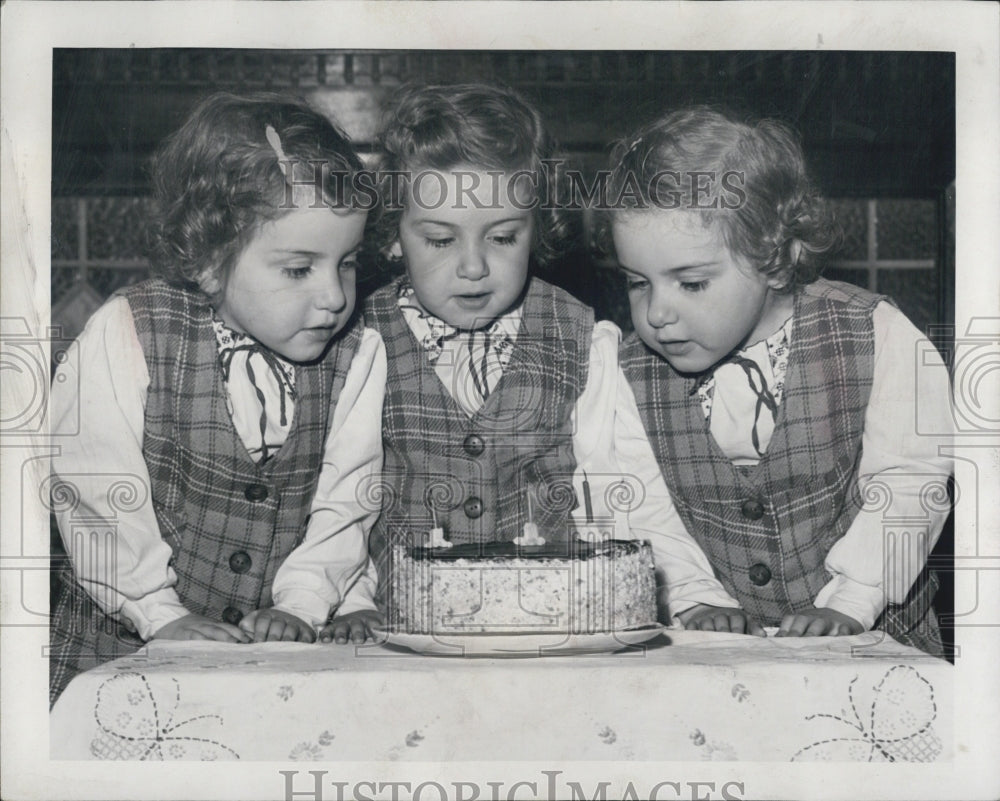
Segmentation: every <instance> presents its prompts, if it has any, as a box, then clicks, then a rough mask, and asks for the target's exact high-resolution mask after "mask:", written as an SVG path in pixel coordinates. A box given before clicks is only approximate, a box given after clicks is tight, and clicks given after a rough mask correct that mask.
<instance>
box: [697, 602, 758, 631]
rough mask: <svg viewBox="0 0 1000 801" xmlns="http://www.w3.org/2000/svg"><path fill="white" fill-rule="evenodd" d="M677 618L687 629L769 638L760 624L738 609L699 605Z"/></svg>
mask: <svg viewBox="0 0 1000 801" xmlns="http://www.w3.org/2000/svg"><path fill="white" fill-rule="evenodd" d="M677 617H678V618H679V619H680V621H681V623H683V624H684V628H685V629H698V630H699V631H730V632H732V633H733V634H752V635H753V636H754V637H765V636H767V635H766V633H765V632H764V627H763V626H761V625H760V623H758V622H757V621H756V620H754V619H753V618H750V617H747V613H746V612H744V611H743V610H742V609H739V608H737V607H732V606H709V605H708V604H698V605H697V606H692V607H691V608H690V609H688V610H687V611H686V612H681V614H679V615H678V616H677Z"/></svg>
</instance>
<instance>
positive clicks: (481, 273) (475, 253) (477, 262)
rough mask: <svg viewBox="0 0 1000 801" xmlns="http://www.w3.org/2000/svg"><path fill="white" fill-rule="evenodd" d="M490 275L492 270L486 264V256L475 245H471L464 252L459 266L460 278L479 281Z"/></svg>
mask: <svg viewBox="0 0 1000 801" xmlns="http://www.w3.org/2000/svg"><path fill="white" fill-rule="evenodd" d="M489 274H490V268H489V267H488V266H487V264H486V256H485V255H484V254H483V253H482V251H481V250H480V248H479V247H478V246H477V245H476V244H475V243H470V244H469V246H468V247H466V248H465V249H464V250H463V251H462V257H461V261H460V262H459V265H458V277H459V278H466V279H468V280H470V281H478V280H479V279H481V278H485V277H486V276H488V275H489Z"/></svg>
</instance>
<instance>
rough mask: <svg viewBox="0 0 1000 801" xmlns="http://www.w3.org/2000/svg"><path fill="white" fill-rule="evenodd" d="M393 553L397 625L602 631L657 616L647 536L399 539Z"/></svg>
mask: <svg viewBox="0 0 1000 801" xmlns="http://www.w3.org/2000/svg"><path fill="white" fill-rule="evenodd" d="M527 542H533V541H532V540H530V539H529V540H527ZM542 542H543V543H544V541H542ZM433 543H434V540H433V538H432V544H433ZM390 557H391V566H390V571H389V586H388V594H387V599H386V600H387V613H388V623H389V627H390V630H392V631H395V632H400V633H407V634H482V633H505V634H509V633H524V634H535V633H545V632H566V633H568V634H594V633H603V632H612V631H624V630H626V629H631V628H636V627H640V626H646V625H650V624H653V623H655V622H656V584H655V578H654V574H653V554H652V548H651V547H650V544H649V543H648V542H645V541H638V540H613V539H608V540H604V541H599V542H585V541H583V540H579V539H574V540H572V541H564V542H553V543H544V544H541V545H538V544H532V545H525V544H519V543H517V542H491V543H484V544H467V545H456V546H454V547H413V546H408V545H404V544H396V545H394V546H393V547H392V549H391V553H390Z"/></svg>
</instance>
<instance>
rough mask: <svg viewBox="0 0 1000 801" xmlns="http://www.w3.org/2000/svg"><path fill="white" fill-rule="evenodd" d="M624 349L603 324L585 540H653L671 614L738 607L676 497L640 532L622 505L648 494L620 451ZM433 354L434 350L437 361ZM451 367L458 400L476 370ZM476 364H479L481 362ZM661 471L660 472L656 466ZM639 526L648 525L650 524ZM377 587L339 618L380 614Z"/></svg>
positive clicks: (584, 460)
mask: <svg viewBox="0 0 1000 801" xmlns="http://www.w3.org/2000/svg"><path fill="white" fill-rule="evenodd" d="M519 321H520V308H517V309H515V310H513V312H509V313H508V314H507V315H504V316H503V317H501V318H499V320H498V321H497V322H496V323H495V324H494V326H497V325H499V326H502V328H503V330H504V331H507V332H508V333H510V331H511V328H512V327H513V334H511V339H516V331H517V328H516V326H515V322H519ZM407 322H408V324H409V325H410V330H411V331H412V332H413V334H414V337H415V338H416V340H417V342H422V341H423V338H424V337H425V335H426V333H427V332H426V330H425V329H426V322H425V321H423V320H419V319H417V318H416V317H415V316H414V317H407ZM620 343H621V331H620V330H619V329H618V327H617V326H616V325H615V324H614V323H611V322H607V321H601V322H597V323H595V325H594V331H593V338H592V340H591V347H590V355H589V365H588V373H587V384H586V386H585V387H584V390H583V392H581V394H580V397H579V398H578V399H577V402H576V405H575V407H574V409H573V412H572V418H571V426H572V431H573V434H572V442H573V453H574V456H575V457H576V462H577V466H576V471H575V474H574V479H573V485H574V489H575V490H576V494H577V498H578V499H579V501H580V505H579V507H578V508H577V509H576V510H574V512H573V519H574V522H575V523H576V525H577V528H578V530H580V531H581V532H583V533H586V532H588V531H593V532H595V534H598V535H599V536H600V535H604V536H609V535H613V536H615V537H617V538H619V539H648V540H649V541H650V542H651V544H652V548H653V558H654V561H655V563H656V570H657V584H658V586H659V588H660V590H659V603H660V604H661V605H662V606H663V607H664V608H670V610H671V612H672V613H674V614H676V612H679V611H683V610H684V609H687V608H689V607H690V606H693V605H694V604H697V603H705V604H712V605H715V606H733V605H735V602H734V601H733V600H732V598H731V597H730V596H729V594H728V593H726V591H725V589H724V588H723V587H722V585H721V584H720V583H719V581H718V580H717V579H716V578H715V576H714V574H713V573H712V568H711V566H710V565H709V562H708V558H707V557H706V556H705V553H704V551H702V549H701V547H700V546H699V545H698V544H697V543H696V542H695V541H694V539H693V538H692V537H691V536H690V535H689V534H688V532H687V529H686V528H685V526H684V523H683V521H682V520H681V518H680V515H678V514H677V511H676V509H675V508H674V506H673V503H672V502H671V501H670V497H669V495H666V496H665V498H661V499H660V501H661V502H660V504H659V506H657V508H656V520H655V525H651V526H646V527H644V528H642V529H638V528H635V527H634V526H633V524H632V522H633V521H631V520H630V517H629V516H630V514H632V512H631V505H630V504H629V503H628V502H627V501H626V502H623V501H622V499H623V498H626V499H627V498H628V497H630V496H631V497H633V498H635V499H639V500H641V498H642V496H643V492H642V490H641V489H638V488H636V486H635V485H636V480H635V469H634V467H633V466H632V465H631V464H629V462H628V460H627V459H619V455H618V454H616V452H615V441H614V437H615V414H616V408H617V406H618V404H619V403H620V401H621V399H622V398H623V397H624V395H623V392H624V391H625V377H624V374H622V372H621V371H620V370H619V369H618V346H619V344H620ZM514 346H515V347H516V344H515V345H514ZM431 350H432V349H428V353H429V354H430V352H431ZM445 352H447V351H445ZM439 361H440V360H439ZM446 361H448V368H447V371H446V372H445V373H444V374H442V370H441V369H440V368H439V367H438V365H435V370H436V372H437V374H438V377H439V378H440V379H441V380H442V383H443V384H444V386H445V388H447V389H448V391H449V393H451V395H452V397H456V394H457V392H456V389H455V388H456V387H466V386H468V384H469V381H470V379H468V378H467V376H464V375H463V374H462V371H463V370H464V371H466V372H467V371H468V370H469V369H470V368H469V362H470V360H468V359H465V360H461V359H459V360H455V361H451V360H446ZM472 362H473V364H475V360H472ZM432 363H433V361H432ZM497 380H499V376H497ZM456 400H458V398H457V397H456ZM633 405H634V401H633ZM467 411H468V410H467ZM472 413H474V411H473V412H472ZM650 453H651V452H650ZM653 464H654V466H655V460H654V462H653ZM657 472H658V471H657ZM584 480H586V481H587V487H586V489H587V494H589V496H590V500H591V505H590V506H591V510H592V513H593V515H592V516H593V521H592V522H590V521H587V519H586V516H587V507H586V504H585V501H584V499H585V497H586V496H585V492H584ZM622 482H625V486H624V487H623V486H622ZM637 520H641V521H642V522H648V520H646V519H645V518H637ZM374 586H375V569H374V568H373V567H372V566H371V565H369V567H368V570H367V572H366V576H365V578H364V579H363V580H362V581H359V582H358V583H357V584H356V585H355V587H354V588H353V589H352V590H351V592H350V593H349V594H348V596H347V598H346V599H345V601H344V604H343V606H342V607H341V608H340V610H339V613H341V614H346V613H347V612H348V611H356V610H359V609H374V608H375V604H374V600H373V599H374ZM675 609H676V611H674V610H675Z"/></svg>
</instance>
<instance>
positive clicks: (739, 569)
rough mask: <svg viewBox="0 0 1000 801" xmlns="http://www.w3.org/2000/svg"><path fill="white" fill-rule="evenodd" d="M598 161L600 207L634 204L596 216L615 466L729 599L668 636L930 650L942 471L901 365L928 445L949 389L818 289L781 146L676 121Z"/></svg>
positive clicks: (761, 126) (803, 210)
mask: <svg viewBox="0 0 1000 801" xmlns="http://www.w3.org/2000/svg"><path fill="white" fill-rule="evenodd" d="M613 168H614V173H613V177H612V181H611V184H612V196H615V191H616V189H621V188H622V187H624V186H626V185H628V186H630V187H633V188H635V189H636V192H635V193H633V194H632V195H630V197H631V202H630V203H629V204H627V205H626V206H625V207H623V208H621V209H617V210H615V211H614V212H613V213H612V214H611V216H610V234H611V237H612V239H613V245H614V249H615V252H616V254H617V257H618V261H619V263H620V265H621V269H622V270H623V272H624V274H625V277H626V279H627V281H628V294H629V302H630V304H631V307H632V320H633V323H634V324H635V333H634V334H633V335H632V336H630V337H629V338H628V339H627V340H626V341H625V343H624V344H623V346H622V349H621V364H622V369H623V370H624V372H625V375H626V376H627V378H628V381H629V384H630V385H631V388H632V390H633V391H634V396H635V404H637V408H636V405H634V404H626V405H624V406H623V407H622V409H621V410H620V413H619V416H618V434H617V436H618V441H619V446H620V456H621V458H622V461H623V463H626V464H630V465H632V466H633V468H634V469H635V470H637V471H638V472H640V473H642V474H643V476H644V482H645V486H646V492H647V498H648V499H649V502H648V503H647V509H649V510H653V509H655V508H656V503H655V499H656V498H658V497H659V498H661V499H664V502H666V498H665V496H667V488H669V497H671V498H672V499H673V502H674V504H676V507H677V509H678V510H679V512H680V514H681V517H682V518H683V519H684V522H685V524H686V526H687V528H688V530H689V531H690V533H691V534H692V535H693V536H694V537H695V538H696V539H697V540H698V542H699V543H700V544H701V545H702V547H703V548H704V549H705V551H706V552H707V553H708V556H709V558H710V560H711V563H712V567H713V569H714V571H715V573H716V574H717V575H718V576H719V578H720V579H721V581H722V583H723V585H724V586H725V588H726V590H727V591H728V592H729V593H730V595H731V596H732V597H731V599H730V601H729V602H727V603H724V604H699V605H697V606H695V607H691V608H690V609H687V610H685V611H684V614H682V615H681V619H682V621H684V622H685V623H686V625H687V626H688V627H697V628H714V629H724V630H730V629H732V630H737V631H742V630H744V629H745V628H746V627H747V626H748V620H749V621H750V623H749V625H750V627H751V628H755V627H756V623H757V622H759V623H763V624H765V625H771V626H779V627H780V629H779V634H783V635H789V636H800V635H829V634H852V633H857V632H860V631H862V630H865V629H870V628H873V627H874V628H877V629H881V630H884V631H886V632H888V633H889V634H891V635H892V636H893V637H895V638H896V639H897V640H900V641H901V642H904V643H907V644H912V645H915V646H917V647H919V648H922V649H924V650H926V651H928V652H929V653H933V654H940V653H941V642H940V638H939V634H938V629H937V623H936V620H935V617H934V611H933V609H932V608H931V599H932V598H933V595H934V592H935V589H936V586H937V585H936V581H935V580H934V578H933V576H929V575H928V573H927V571H926V570H925V563H926V558H927V555H928V553H929V552H930V550H931V548H933V546H934V542H935V540H936V539H937V537H938V534H939V533H940V531H941V527H942V525H943V523H944V519H945V516H946V514H947V510H946V509H936V508H931V509H928V508H927V505H926V504H924V503H923V496H924V494H925V491H927V490H928V489H929V490H932V491H935V492H937V493H938V494H939V495H943V494H944V486H945V483H946V481H947V480H948V477H949V473H950V469H951V464H950V460H949V459H948V458H947V457H945V456H942V455H940V453H941V450H940V446H941V445H943V444H946V439H945V438H943V437H931V436H921V435H919V434H918V433H917V431H918V427H917V425H916V419H915V411H916V410H915V399H914V396H913V391H914V387H915V386H916V385H917V382H916V375H917V371H920V372H921V373H922V375H921V381H920V386H921V388H922V389H921V392H922V397H921V404H922V406H921V412H922V415H925V416H926V417H925V418H923V419H922V420H921V423H922V425H923V426H924V427H925V430H932V431H935V432H942V433H946V432H948V431H949V430H950V423H949V420H950V416H949V387H948V381H947V379H946V378H945V376H946V375H947V374H946V372H945V371H944V369H942V364H941V360H940V358H939V357H938V355H937V351H935V350H934V349H933V348H932V347H930V345H929V343H928V342H927V341H926V339H925V338H923V336H922V335H921V334H920V332H918V331H917V330H916V329H915V328H914V327H913V325H912V324H911V323H910V322H909V321H908V320H907V319H906V318H905V317H904V316H903V315H902V314H901V313H900V312H899V311H898V310H897V309H896V307H895V306H894V305H893V304H892V303H891V301H889V300H888V299H887V298H885V297H882V296H880V295H875V294H872V293H870V292H867V291H865V290H863V289H860V288H858V287H855V286H851V285H848V284H842V283H837V282H833V281H826V280H824V279H821V278H817V277H816V276H817V272H818V267H819V265H820V263H821V258H822V256H823V255H824V253H825V252H826V251H827V250H828V249H829V247H830V244H831V238H830V235H829V228H828V225H827V217H826V213H825V207H824V204H823V201H822V198H820V197H819V196H818V195H817V194H816V192H815V191H814V190H813V188H812V187H811V185H810V184H809V181H808V179H807V176H806V171H805V163H804V159H803V156H802V152H801V150H800V148H799V146H798V143H797V142H796V139H795V137H794V136H793V134H792V133H791V132H790V131H789V130H788V129H787V128H786V127H785V126H783V125H781V124H779V123H776V122H774V121H769V120H765V121H762V122H759V123H757V124H744V123H742V122H738V121H736V120H734V119H732V118H730V117H727V116H725V115H723V114H720V113H718V112H715V111H712V110H708V109H704V108H693V109H683V110H678V111H675V112H672V113H670V114H667V115H666V116H664V117H661V118H660V119H658V120H656V121H655V122H653V123H651V124H649V125H647V126H646V127H644V128H643V129H642V130H640V131H639V132H638V134H636V135H635V136H634V137H632V138H631V140H630V144H623V145H622V146H620V147H619V148H618V149H617V151H616V152H615V155H614V158H613ZM706 178H707V179H708V180H706ZM918 357H919V358H921V359H922V361H917V360H918ZM629 408H630V409H631V412H628V411H627V410H628V409H629ZM640 465H646V467H640ZM650 465H652V466H651V467H650ZM869 486H871V487H880V488H887V489H888V491H889V493H890V499H889V506H888V507H887V508H884V509H883V508H882V504H883V503H884V501H885V499H884V494H883V491H882V490H878V491H875V492H873V493H871V492H866V487H869ZM889 518H916V519H921V520H922V521H923V520H926V521H927V523H928V535H927V536H926V537H913V538H910V539H909V540H908V541H906V542H894V541H892V540H891V539H889V538H887V536H886V535H885V534H884V533H883V532H884V531H885V526H884V522H885V520H886V519H889Z"/></svg>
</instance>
